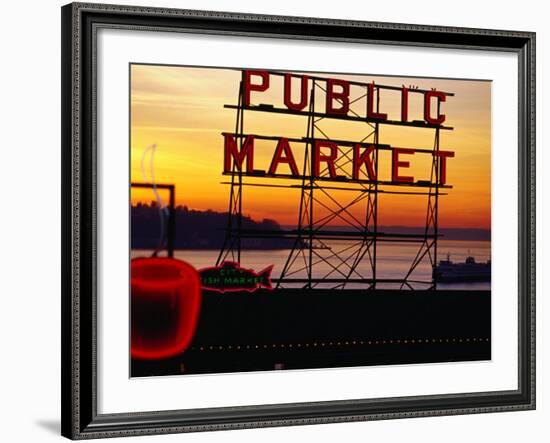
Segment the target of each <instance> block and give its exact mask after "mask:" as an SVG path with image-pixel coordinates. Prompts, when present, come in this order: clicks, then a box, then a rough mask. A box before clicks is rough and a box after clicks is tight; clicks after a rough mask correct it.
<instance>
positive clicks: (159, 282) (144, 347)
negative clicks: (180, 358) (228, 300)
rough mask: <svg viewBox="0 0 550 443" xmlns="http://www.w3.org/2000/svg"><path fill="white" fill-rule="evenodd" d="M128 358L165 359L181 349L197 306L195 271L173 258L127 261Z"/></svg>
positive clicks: (193, 326) (195, 318)
mask: <svg viewBox="0 0 550 443" xmlns="http://www.w3.org/2000/svg"><path fill="white" fill-rule="evenodd" d="M131 286H132V302H131V307H132V308H131V309H132V311H131V323H132V336H131V353H132V358H135V359H144V360H156V359H165V358H170V357H173V356H176V355H178V354H181V353H182V352H183V351H185V350H186V349H187V348H188V347H189V344H190V343H191V340H192V339H193V335H194V334H195V329H196V326H197V321H198V318H199V311H200V306H201V283H200V276H199V273H198V272H197V270H196V269H195V268H193V266H191V265H190V264H188V263H186V262H184V261H182V260H177V259H174V258H168V257H150V258H136V259H133V260H132V261H131Z"/></svg>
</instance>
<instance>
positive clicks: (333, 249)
mask: <svg viewBox="0 0 550 443" xmlns="http://www.w3.org/2000/svg"><path fill="white" fill-rule="evenodd" d="M270 74H274V75H284V74H283V73H280V72H270ZM310 80H311V88H310V90H309V107H308V109H307V111H305V110H304V111H292V110H288V109H283V108H275V107H272V106H266V105H248V106H245V105H244V89H243V88H244V83H243V82H244V75H243V79H242V80H241V82H240V87H239V95H238V104H237V105H225V107H226V108H229V109H235V110H236V122H235V132H234V133H233V135H234V137H235V139H236V140H238V146H239V148H240V149H242V148H243V144H244V139H245V137H246V135H247V134H246V133H245V132H244V114H245V111H252V112H254V111H259V112H271V113H280V114H289V115H297V116H301V117H302V118H304V117H305V118H307V129H306V134H305V136H304V137H303V138H301V139H291V138H289V140H290V141H295V142H298V143H302V144H303V145H304V154H303V158H302V159H301V160H302V161H301V177H300V182H299V185H290V186H291V187H299V188H300V189H301V195H300V202H299V210H298V217H297V222H296V229H283V230H276V231H267V230H259V229H243V226H242V205H243V188H244V187H245V186H266V187H271V188H281V187H283V188H288V187H289V185H281V184H276V183H253V182H249V181H247V182H245V181H244V178H245V177H247V176H250V175H253V174H247V173H243V172H242V171H241V170H239V169H238V168H237V167H236V165H235V162H233V166H232V170H231V172H230V173H228V174H227V175H228V176H229V177H230V181H228V182H224V183H226V184H227V185H229V187H230V192H229V207H228V217H227V225H226V235H225V240H224V243H223V246H222V248H221V249H220V252H219V255H218V259H217V263H218V264H219V263H221V262H223V261H224V260H231V261H235V262H238V263H240V262H241V255H242V248H241V240H242V239H243V238H285V239H291V240H292V248H291V249H290V253H289V254H288V257H287V259H286V261H285V263H284V266H283V268H282V270H281V273H280V276H279V277H278V278H276V279H274V282H276V287H278V288H283V287H302V288H306V289H313V288H327V287H330V288H335V289H344V288H364V289H375V288H377V287H380V286H381V285H382V286H384V285H388V284H391V285H392V286H393V287H395V286H397V287H399V288H402V289H405V288H407V289H416V288H421V289H426V288H429V289H435V288H436V282H435V280H434V278H433V273H432V274H431V276H430V278H429V279H425V278H424V279H419V278H415V270H417V269H418V266H419V265H420V264H421V263H426V262H428V263H429V265H430V267H431V269H432V270H433V269H434V268H435V266H436V264H437V242H438V237H439V232H438V205H439V196H441V195H445V194H443V193H441V188H450V186H448V185H441V184H440V183H439V177H440V159H439V157H438V155H437V153H438V151H439V148H440V131H441V130H442V129H443V130H449V129H452V128H450V127H445V126H437V125H429V124H426V123H425V122H417V121H414V122H403V126H415V127H422V128H427V129H432V130H434V131H435V136H434V144H433V148H432V149H430V150H418V151H423V152H431V153H432V165H431V177H430V181H429V182H428V183H426V182H415V183H405V184H403V183H401V184H399V185H397V184H396V183H390V182H383V181H381V180H378V179H377V180H374V181H373V180H370V179H369V178H368V176H367V174H366V172H365V171H364V170H361V171H360V174H362V177H360V178H365V180H359V181H349V180H342V181H341V184H340V183H336V184H335V182H334V180H333V179H330V177H329V175H328V174H329V170H328V169H329V168H328V165H327V166H326V167H325V168H324V169H322V170H321V171H320V174H319V176H316V175H315V174H314V173H313V144H314V142H315V140H320V139H326V140H331V141H333V142H335V143H337V145H338V157H337V160H336V161H335V162H334V166H335V168H336V169H337V170H338V171H342V172H346V171H347V172H349V169H350V168H351V167H352V164H353V146H354V145H355V144H356V143H357V141H349V140H335V139H330V138H329V136H328V135H327V130H326V129H323V127H322V123H323V122H324V121H326V120H328V119H333V118H337V119H340V120H348V121H354V122H363V123H365V132H364V134H365V135H364V137H363V138H362V139H361V140H360V141H359V143H360V144H361V145H364V146H370V145H372V146H374V149H373V150H372V152H371V159H372V164H373V167H374V171H375V174H376V177H377V178H378V163H379V153H380V151H382V150H384V149H391V148H390V147H389V146H388V145H382V144H380V126H381V125H383V124H392V125H397V124H399V123H400V122H396V121H385V120H377V119H368V118H365V117H361V116H360V115H359V114H358V113H357V112H356V111H354V110H353V109H352V104H354V103H358V102H360V101H361V100H363V99H366V97H367V84H366V83H363V84H359V83H353V84H355V85H362V86H364V93H361V94H359V95H358V96H357V97H355V98H352V97H350V108H349V113H348V115H346V116H334V115H330V114H321V113H319V112H316V109H315V96H316V93H317V92H319V91H324V92H326V89H325V87H324V84H325V82H326V79H325V78H320V77H310ZM383 89H393V90H395V89H400V88H396V87H392V86H384V85H374V89H373V93H374V97H375V106H376V113H378V112H379V110H380V91H381V90H383ZM411 92H419V93H424V92H426V91H423V90H418V89H411ZM448 95H452V94H448ZM438 112H439V103H438ZM255 138H257V139H265V140H276V139H278V137H275V136H266V135H255ZM344 175H346V174H344ZM348 175H349V174H348ZM281 178H291V177H288V176H284V175H281ZM294 179H295V178H294ZM396 187H397V190H395V189H396ZM404 188H417V189H418V188H420V190H418V191H408V190H403V189H404ZM342 191H346V195H347V196H348V197H347V199H346V201H342V199H341V198H336V197H335V196H334V194H335V193H338V192H342ZM382 193H383V194H384V195H392V194H408V195H425V196H426V197H427V200H428V201H427V211H426V221H425V228H424V233H423V234H418V235H417V234H410V233H395V232H392V233H385V232H380V231H379V226H378V210H379V195H380V194H382ZM357 213H361V214H363V215H362V216H361V217H357V215H355V214H357ZM333 222H336V224H337V225H338V226H339V228H338V229H335V228H332V227H331V223H333ZM381 242H394V243H402V244H405V243H414V244H418V245H419V247H418V251H417V253H416V255H415V256H414V258H413V260H412V262H411V265H410V267H409V269H408V271H407V272H406V274H405V275H404V276H403V278H398V279H391V278H380V277H379V275H378V273H377V263H378V260H379V259H378V243H381Z"/></svg>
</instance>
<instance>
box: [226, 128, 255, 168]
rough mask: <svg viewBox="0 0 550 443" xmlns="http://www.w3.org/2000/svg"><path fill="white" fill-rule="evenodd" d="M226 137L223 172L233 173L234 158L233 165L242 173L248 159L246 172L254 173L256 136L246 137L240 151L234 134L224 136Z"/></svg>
mask: <svg viewBox="0 0 550 443" xmlns="http://www.w3.org/2000/svg"><path fill="white" fill-rule="evenodd" d="M224 137H225V143H224V146H223V148H224V152H223V153H224V156H223V171H224V172H231V157H233V165H234V166H236V167H237V169H238V170H239V171H242V167H243V162H244V159H245V158H246V172H252V171H253V170H254V136H253V135H247V136H246V139H245V140H244V143H243V146H242V147H241V150H240V151H239V148H237V142H236V141H235V136H234V135H233V134H224Z"/></svg>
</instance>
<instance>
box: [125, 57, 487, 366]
mask: <svg viewBox="0 0 550 443" xmlns="http://www.w3.org/2000/svg"><path fill="white" fill-rule="evenodd" d="M491 88H492V82H491V81H490V80H488V79H478V80H477V79H476V80H473V79H467V80H463V79H454V78H430V77H400V76H397V75H394V73H392V72H388V73H387V75H385V76H380V75H371V74H368V73H358V72H354V73H340V72H298V71H281V70H268V69H262V67H242V68H228V67H201V66H179V65H160V64H145V63H131V64H130V66H129V89H130V93H129V98H130V100H129V104H128V105H129V115H130V127H129V132H130V146H129V151H128V154H129V159H128V161H129V162H130V183H129V190H130V191H129V211H130V223H131V227H130V237H131V242H130V245H131V250H130V251H128V260H129V267H130V279H131V282H130V285H131V291H130V298H131V299H130V303H129V306H130V310H131V313H130V318H131V340H130V348H131V349H130V350H129V354H130V355H129V358H131V374H130V375H131V377H147V376H162V375H186V374H202V373H228V372H246V371H273V370H291V369H311V368H334V367H349V366H372V365H391V364H416V363H440V362H458V361H480V360H491V160H492V157H491V152H492V145H491V142H492V135H491V111H492V109H491Z"/></svg>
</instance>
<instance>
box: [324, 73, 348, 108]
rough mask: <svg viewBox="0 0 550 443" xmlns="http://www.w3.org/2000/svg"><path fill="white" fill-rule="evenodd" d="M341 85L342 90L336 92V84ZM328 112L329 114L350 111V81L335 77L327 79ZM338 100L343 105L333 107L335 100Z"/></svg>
mask: <svg viewBox="0 0 550 443" xmlns="http://www.w3.org/2000/svg"><path fill="white" fill-rule="evenodd" d="M335 85H337V86H340V87H341V88H342V91H341V92H334V86H335ZM326 100H327V102H326V112H327V114H337V115H346V114H347V113H348V111H349V83H348V82H347V81H345V80H338V79H334V78H329V79H327V97H326ZM334 100H338V101H339V102H340V103H341V104H342V106H341V107H339V108H335V107H333V105H332V104H333V101H334Z"/></svg>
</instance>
